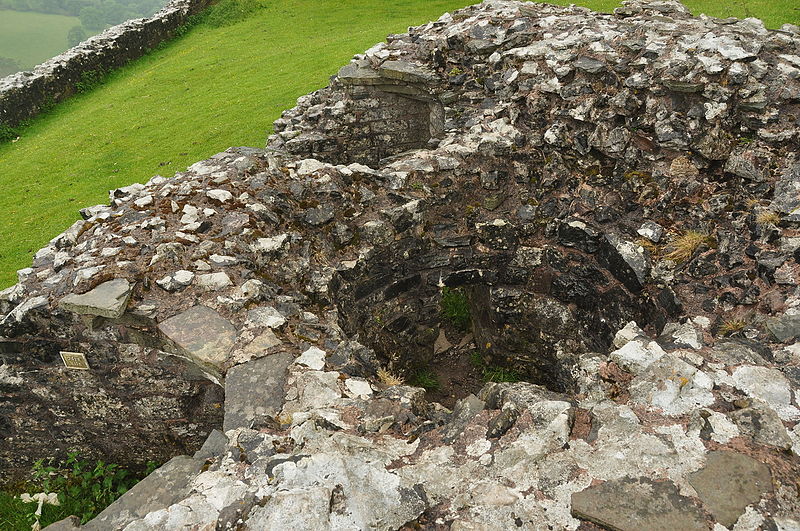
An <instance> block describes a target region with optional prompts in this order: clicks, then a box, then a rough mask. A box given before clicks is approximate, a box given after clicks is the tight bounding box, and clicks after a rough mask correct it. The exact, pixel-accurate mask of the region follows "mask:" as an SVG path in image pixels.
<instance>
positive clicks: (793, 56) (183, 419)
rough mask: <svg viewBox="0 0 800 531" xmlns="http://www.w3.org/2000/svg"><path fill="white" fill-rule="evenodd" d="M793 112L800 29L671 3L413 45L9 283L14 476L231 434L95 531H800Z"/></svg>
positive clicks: (181, 462)
mask: <svg viewBox="0 0 800 531" xmlns="http://www.w3.org/2000/svg"><path fill="white" fill-rule="evenodd" d="M798 116H800V29H798V28H797V27H794V26H787V27H785V28H784V29H783V30H781V31H768V30H766V29H765V28H764V27H763V25H762V24H761V23H760V22H758V21H755V20H744V21H735V20H718V19H713V18H709V17H692V16H691V15H690V14H689V13H688V12H687V10H686V8H685V7H684V6H682V5H681V4H680V3H678V2H674V1H638V0H633V1H630V2H626V5H625V7H623V8H620V9H618V10H616V11H615V13H614V14H613V15H612V14H600V13H592V12H591V11H589V10H587V9H583V8H579V7H575V6H571V7H557V6H551V5H547V4H531V3H525V2H515V1H505V0H487V1H486V2H484V3H482V4H480V5H476V6H472V7H468V8H465V9H463V10H460V11H458V12H456V13H453V14H446V15H444V16H443V17H441V19H439V20H438V21H436V22H431V23H429V24H426V25H424V26H421V27H418V28H412V29H411V30H410V31H409V33H408V34H405V35H395V36H391V37H390V38H389V39H388V42H387V43H384V44H381V45H379V46H376V47H374V48H373V49H371V50H369V51H368V52H367V53H365V54H363V55H359V56H356V57H355V58H354V60H353V61H352V62H351V63H350V64H349V65H348V66H346V67H345V68H343V69H342V70H341V71H340V73H339V76H338V77H337V78H336V79H334V80H333V81H332V83H331V84H330V86H329V87H326V88H324V89H321V90H319V91H316V92H314V93H312V94H310V95H308V96H305V97H303V98H301V99H300V100H299V101H298V105H297V107H296V108H294V109H292V110H290V111H287V112H285V113H284V114H283V116H282V118H281V119H280V120H279V122H278V124H277V126H276V131H277V133H276V134H275V135H274V136H272V137H271V138H270V139H269V142H268V145H267V148H266V149H252V148H232V149H229V150H228V151H226V152H224V153H220V154H218V155H215V156H214V157H212V158H210V159H209V160H206V161H202V162H199V163H196V164H194V165H192V166H191V167H190V168H188V170H187V171H186V172H180V173H178V174H176V175H175V177H173V178H170V179H166V178H163V177H155V178H153V179H152V180H151V181H150V182H148V183H147V184H144V185H133V186H130V187H126V188H125V189H119V190H114V191H112V193H111V196H110V204H109V205H107V206H97V207H92V208H88V209H84V211H83V212H82V213H83V215H84V220H81V221H79V222H77V223H76V224H75V225H74V226H73V227H71V228H70V229H68V230H67V231H66V232H65V233H63V234H62V235H59V236H57V237H56V238H54V239H53V240H52V241H51V242H50V244H49V245H48V246H47V247H45V248H44V249H42V250H40V251H39V252H38V253H37V254H36V256H35V259H34V262H33V264H32V267H31V268H28V269H25V270H22V271H21V272H20V275H19V277H20V278H19V283H18V284H17V285H16V286H13V287H11V288H9V289H7V290H4V291H2V292H0V315H1V316H2V317H1V318H0V336H1V337H0V385H2V387H0V411H2V413H3V415H4V418H6V419H7V420H6V424H5V426H4V430H5V431H6V432H7V433H10V434H11V436H10V437H7V438H6V439H4V440H0V456H2V457H4V458H6V459H7V460H12V461H13V460H14V459H17V461H20V460H21V458H20V457H19V455H20V453H22V452H25V455H26V456H32V455H49V454H52V453H53V451H54V450H53V448H54V441H56V440H57V438H55V437H53V438H51V439H47V438H46V437H47V436H48V434H47V431H48V429H49V427H48V426H49V425H50V424H49V423H56V424H55V425H57V426H61V427H63V430H62V431H61V433H60V434H59V436H60V438H61V439H64V440H66V441H67V442H68V443H69V444H70V445H72V446H74V447H77V448H79V449H81V450H86V451H89V452H95V453H103V452H107V451H109V450H108V448H107V445H106V441H107V440H109V439H110V440H118V439H120V438H122V439H123V440H126V438H128V437H130V436H131V433H132V430H133V431H135V430H144V431H142V432H141V433H142V434H143V435H142V437H141V440H136V439H135V438H134V439H132V440H133V442H135V444H137V445H138V444H143V445H144V446H143V449H140V450H138V452H139V453H137V449H136V448H134V447H133V444H132V445H131V447H130V448H127V449H126V450H125V452H121V455H120V457H119V458H118V459H117V460H119V461H120V462H129V461H136V459H137V458H139V457H140V453H141V452H144V451H151V450H152V449H153V448H156V449H161V448H162V446H163V450H164V453H168V452H169V451H174V450H175V449H176V448H177V445H176V444H173V445H171V446H170V445H164V444H163V442H162V441H163V440H164V439H165V438H166V439H170V438H173V437H175V435H176V434H178V435H180V434H181V433H182V434H184V439H183V440H185V441H188V442H189V443H191V444H188V443H187V447H188V446H191V448H190V449H194V448H195V447H196V442H197V441H199V440H200V439H201V438H202V437H203V436H204V435H205V434H206V433H208V432H210V431H211V428H214V427H220V425H221V428H222V431H224V433H220V432H217V431H211V434H210V435H209V437H208V439H207V441H206V443H205V444H204V445H203V448H201V450H200V451H199V452H198V453H197V454H195V457H193V458H190V457H181V458H175V459H173V460H172V461H170V463H168V464H167V465H165V466H164V467H163V468H162V469H161V470H160V471H159V473H158V474H155V475H154V476H153V477H152V478H150V480H148V481H147V482H146V483H144V484H143V485H142V486H141V487H140V489H139V490H138V494H137V493H136V492H134V491H131V493H130V494H129V495H126V496H124V497H123V498H122V499H121V500H120V501H119V502H118V503H117V504H115V507H116V508H114V507H112V508H109V510H108V511H106V512H105V513H104V514H102V515H100V517H98V519H97V520H96V522H94V523H92V524H90V525H89V527H88V528H89V529H93V528H94V529H122V528H125V527H126V526H129V527H128V528H129V529H130V528H133V527H135V528H136V529H153V530H156V529H164V528H175V527H181V526H185V527H207V526H218V527H219V528H220V529H222V528H228V527H230V528H233V527H236V526H238V525H240V524H242V522H244V524H243V525H245V526H246V527H249V528H253V529H272V528H277V527H281V528H297V529H328V528H334V529H362V528H364V529H367V528H368V529H372V528H377V529H398V528H403V527H404V526H407V527H414V528H423V529H426V528H431V527H434V526H436V527H437V528H443V529H447V528H450V529H462V530H463V529H475V528H481V527H486V526H495V527H501V528H504V529H505V528H517V527H519V528H530V529H542V528H546V527H548V526H549V527H552V528H557V529H569V530H576V529H580V528H585V527H586V523H587V522H594V523H597V524H598V525H601V526H604V527H606V528H610V529H631V528H642V529H660V528H679V529H698V530H703V529H704V530H710V529H714V528H718V527H719V526H715V524H717V523H718V524H721V525H724V526H725V527H727V528H734V524H735V525H736V527H735V528H736V529H757V528H759V527H761V528H765V529H796V528H798V526H800V523H798V522H797V515H798V514H800V496H798V491H797V488H796V487H797V485H796V481H797V477H798V474H800V472H799V471H800V393H799V392H798V386H800V341H799V340H800V317H799V316H798V313H800V296H799V294H798V290H797V285H798V280H800V263H799V262H800V218H799V217H798V214H797V209H798V207H800V195H798V190H800V162H799V161H798V160H797V155H796V153H797V146H798V142H800V128H798V123H799V122H798ZM382 117H383V119H384V120H385V122H386V123H384V124H381V123H380V120H381V118H382ZM394 120H398V121H399V122H398V126H397V127H395V128H392V127H391V123H394V122H393V121H394ZM365 163H368V164H365ZM444 288H461V289H463V290H464V291H465V292H466V294H467V299H468V304H469V307H470V309H471V317H470V319H469V321H470V322H469V323H468V325H467V326H466V327H465V328H462V329H457V328H455V327H453V326H451V324H450V323H448V322H447V319H445V318H444V317H443V315H442V314H443V312H442V307H441V298H442V297H443V293H444ZM628 321H631V322H628ZM634 321H635V322H634ZM56 349H58V353H60V352H62V351H64V350H65V349H69V351H76V352H81V353H83V354H84V355H85V356H86V358H87V360H88V363H89V367H90V370H84V371H79V370H75V369H70V368H67V367H65V366H64V364H63V363H60V360H59V359H58V358H56V357H55V355H54V354H55V353H56ZM476 365H479V366H480V367H482V368H484V369H486V368H489V369H491V368H501V369H514V370H515V371H516V378H517V379H519V380H521V381H517V382H514V383H510V382H507V381H506V382H503V383H498V382H496V380H498V379H502V378H494V379H493V381H488V382H487V381H486V380H490V379H492V378H488V377H487V376H485V373H484V374H483V375H482V374H481V371H480V370H477V372H478V375H477V377H475V376H474V373H475V372H476ZM420 368H423V369H427V370H429V371H431V372H433V373H435V374H436V376H437V377H438V378H439V380H437V381H438V382H439V383H440V385H441V389H439V390H434V389H432V388H429V389H428V390H427V391H426V390H424V389H422V388H420V387H414V385H417V384H420V382H419V381H418V380H417V379H416V377H417V376H418V374H417V373H416V372H415V371H417V370H418V369H420ZM392 373H394V374H392ZM469 374H473V376H471V378H472V379H471V380H469V379H468V378H467V379H466V380H465V379H464V378H462V377H463V376H465V375H467V376H469ZM398 377H400V378H406V381H407V382H408V383H410V384H412V385H411V386H406V385H401V384H400V382H399V381H398ZM200 378H202V379H204V381H205V385H206V386H208V387H203V386H202V385H201V384H199V383H197V382H201V381H202V380H200ZM505 379H506V380H507V379H508V378H505ZM223 387H224V390H225V398H224V404H223V405H222V406H221V407H220V405H219V401H218V400H216V396H218V395H214V394H213V393H211V391H210V390H216V392H217V393H218V392H219V391H220V389H222V388H223ZM428 387H431V386H428ZM204 389H205V390H209V391H208V393H207V394H205V395H204V394H203V390H204ZM78 390H79V391H80V392H78ZM204 396H205V397H208V399H205V400H204V399H203V397H204ZM85 397H91V399H87V398H85ZM28 404H35V405H36V406H37V410H36V412H37V415H35V416H34V418H33V420H31V415H30V411H29V406H28ZM222 411H224V414H221V412H222ZM215 412H216V413H215ZM159 413H163V414H164V416H165V418H164V419H163V420H160V421H159V420H158V418H157V415H158V414H159ZM220 416H222V418H220ZM104 418H109V419H111V420H112V421H113V422H109V423H108V424H107V426H106V431H105V433H102V432H101V427H102V424H101V422H102V420H101V419H104ZM67 421H69V422H70V424H67ZM59 422H60V423H61V424H58V423H59ZM40 434H41V436H40V438H37V435H40ZM134 436H135V433H134ZM16 441H21V443H20V444H19V445H15V443H16ZM115 458H116V456H115ZM12 464H13V463H12ZM6 466H8V465H6ZM151 494H152V495H151ZM143 500H144V501H143Z"/></svg>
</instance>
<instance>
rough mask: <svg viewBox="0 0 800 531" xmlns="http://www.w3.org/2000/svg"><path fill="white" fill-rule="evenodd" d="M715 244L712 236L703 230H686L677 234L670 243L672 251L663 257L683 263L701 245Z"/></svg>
mask: <svg viewBox="0 0 800 531" xmlns="http://www.w3.org/2000/svg"><path fill="white" fill-rule="evenodd" d="M715 244H716V240H714V237H713V236H710V235H709V234H706V233H704V232H699V231H694V230H688V231H686V232H684V233H683V234H681V235H680V236H678V237H677V238H676V239H675V240H674V241H673V242H672V243H671V244H670V247H672V251H671V252H669V253H668V254H667V255H666V256H664V258H666V259H667V260H672V261H674V262H677V263H683V262H685V261H687V260H689V259H690V258H691V257H692V255H694V252H695V251H696V250H697V249H698V248H699V247H700V246H701V245H708V246H714V245H715Z"/></svg>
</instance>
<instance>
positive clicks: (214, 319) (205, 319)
mask: <svg viewBox="0 0 800 531" xmlns="http://www.w3.org/2000/svg"><path fill="white" fill-rule="evenodd" d="M158 329H159V330H160V331H161V333H163V334H164V335H165V336H166V337H167V338H169V339H170V340H171V341H172V342H173V343H174V344H175V345H176V347H177V348H178V349H179V350H180V351H181V352H183V353H185V354H186V355H188V356H191V357H192V358H194V359H196V360H198V361H199V362H200V363H202V364H204V365H211V366H213V367H218V368H220V367H222V366H223V365H224V364H225V362H226V361H227V359H228V354H229V353H230V351H231V348H232V347H233V344H234V342H235V341H236V328H235V327H234V326H233V325H232V324H231V323H230V321H228V320H227V319H225V318H223V317H222V316H221V315H219V314H218V313H217V312H215V311H214V310H212V309H211V308H208V307H206V306H200V305H198V306H193V307H192V308H190V309H188V310H186V311H185V312H181V313H179V314H178V315H174V316H172V317H170V318H169V319H167V320H165V321H163V322H162V323H160V324H159V325H158Z"/></svg>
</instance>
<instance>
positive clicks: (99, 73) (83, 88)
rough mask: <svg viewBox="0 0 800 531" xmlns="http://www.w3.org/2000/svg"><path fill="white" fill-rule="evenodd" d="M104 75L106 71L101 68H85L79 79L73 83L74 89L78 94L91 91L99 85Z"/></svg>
mask: <svg viewBox="0 0 800 531" xmlns="http://www.w3.org/2000/svg"><path fill="white" fill-rule="evenodd" d="M105 77H106V72H105V70H103V69H102V68H100V69H97V70H87V71H86V72H82V73H81V80H80V81H78V82H77V83H75V90H76V91H77V92H78V93H79V94H83V93H85V92H91V91H92V90H94V89H95V88H97V87H99V86H100V85H101V84H102V83H103V80H104V79H105Z"/></svg>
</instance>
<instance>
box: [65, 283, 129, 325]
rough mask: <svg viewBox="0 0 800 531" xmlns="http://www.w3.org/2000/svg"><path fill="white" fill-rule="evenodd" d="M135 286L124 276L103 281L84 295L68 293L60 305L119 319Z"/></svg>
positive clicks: (67, 308)
mask: <svg viewBox="0 0 800 531" xmlns="http://www.w3.org/2000/svg"><path fill="white" fill-rule="evenodd" d="M131 291H133V286H132V285H131V283H130V282H128V281H127V280H125V279H124V278H116V279H114V280H109V281H108V282H103V283H102V284H100V285H98V286H97V287H95V288H94V289H93V290H91V291H87V292H86V293H84V294H82V295H76V294H74V293H73V294H71V295H67V296H66V297H64V298H63V299H61V301H60V302H59V303H58V305H59V306H60V307H61V308H63V309H65V310H68V311H70V312H74V313H78V314H81V315H97V316H99V317H108V318H109V319H117V318H119V317H120V316H122V314H123V313H125V308H126V307H127V306H128V298H129V297H130V296H131Z"/></svg>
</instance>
